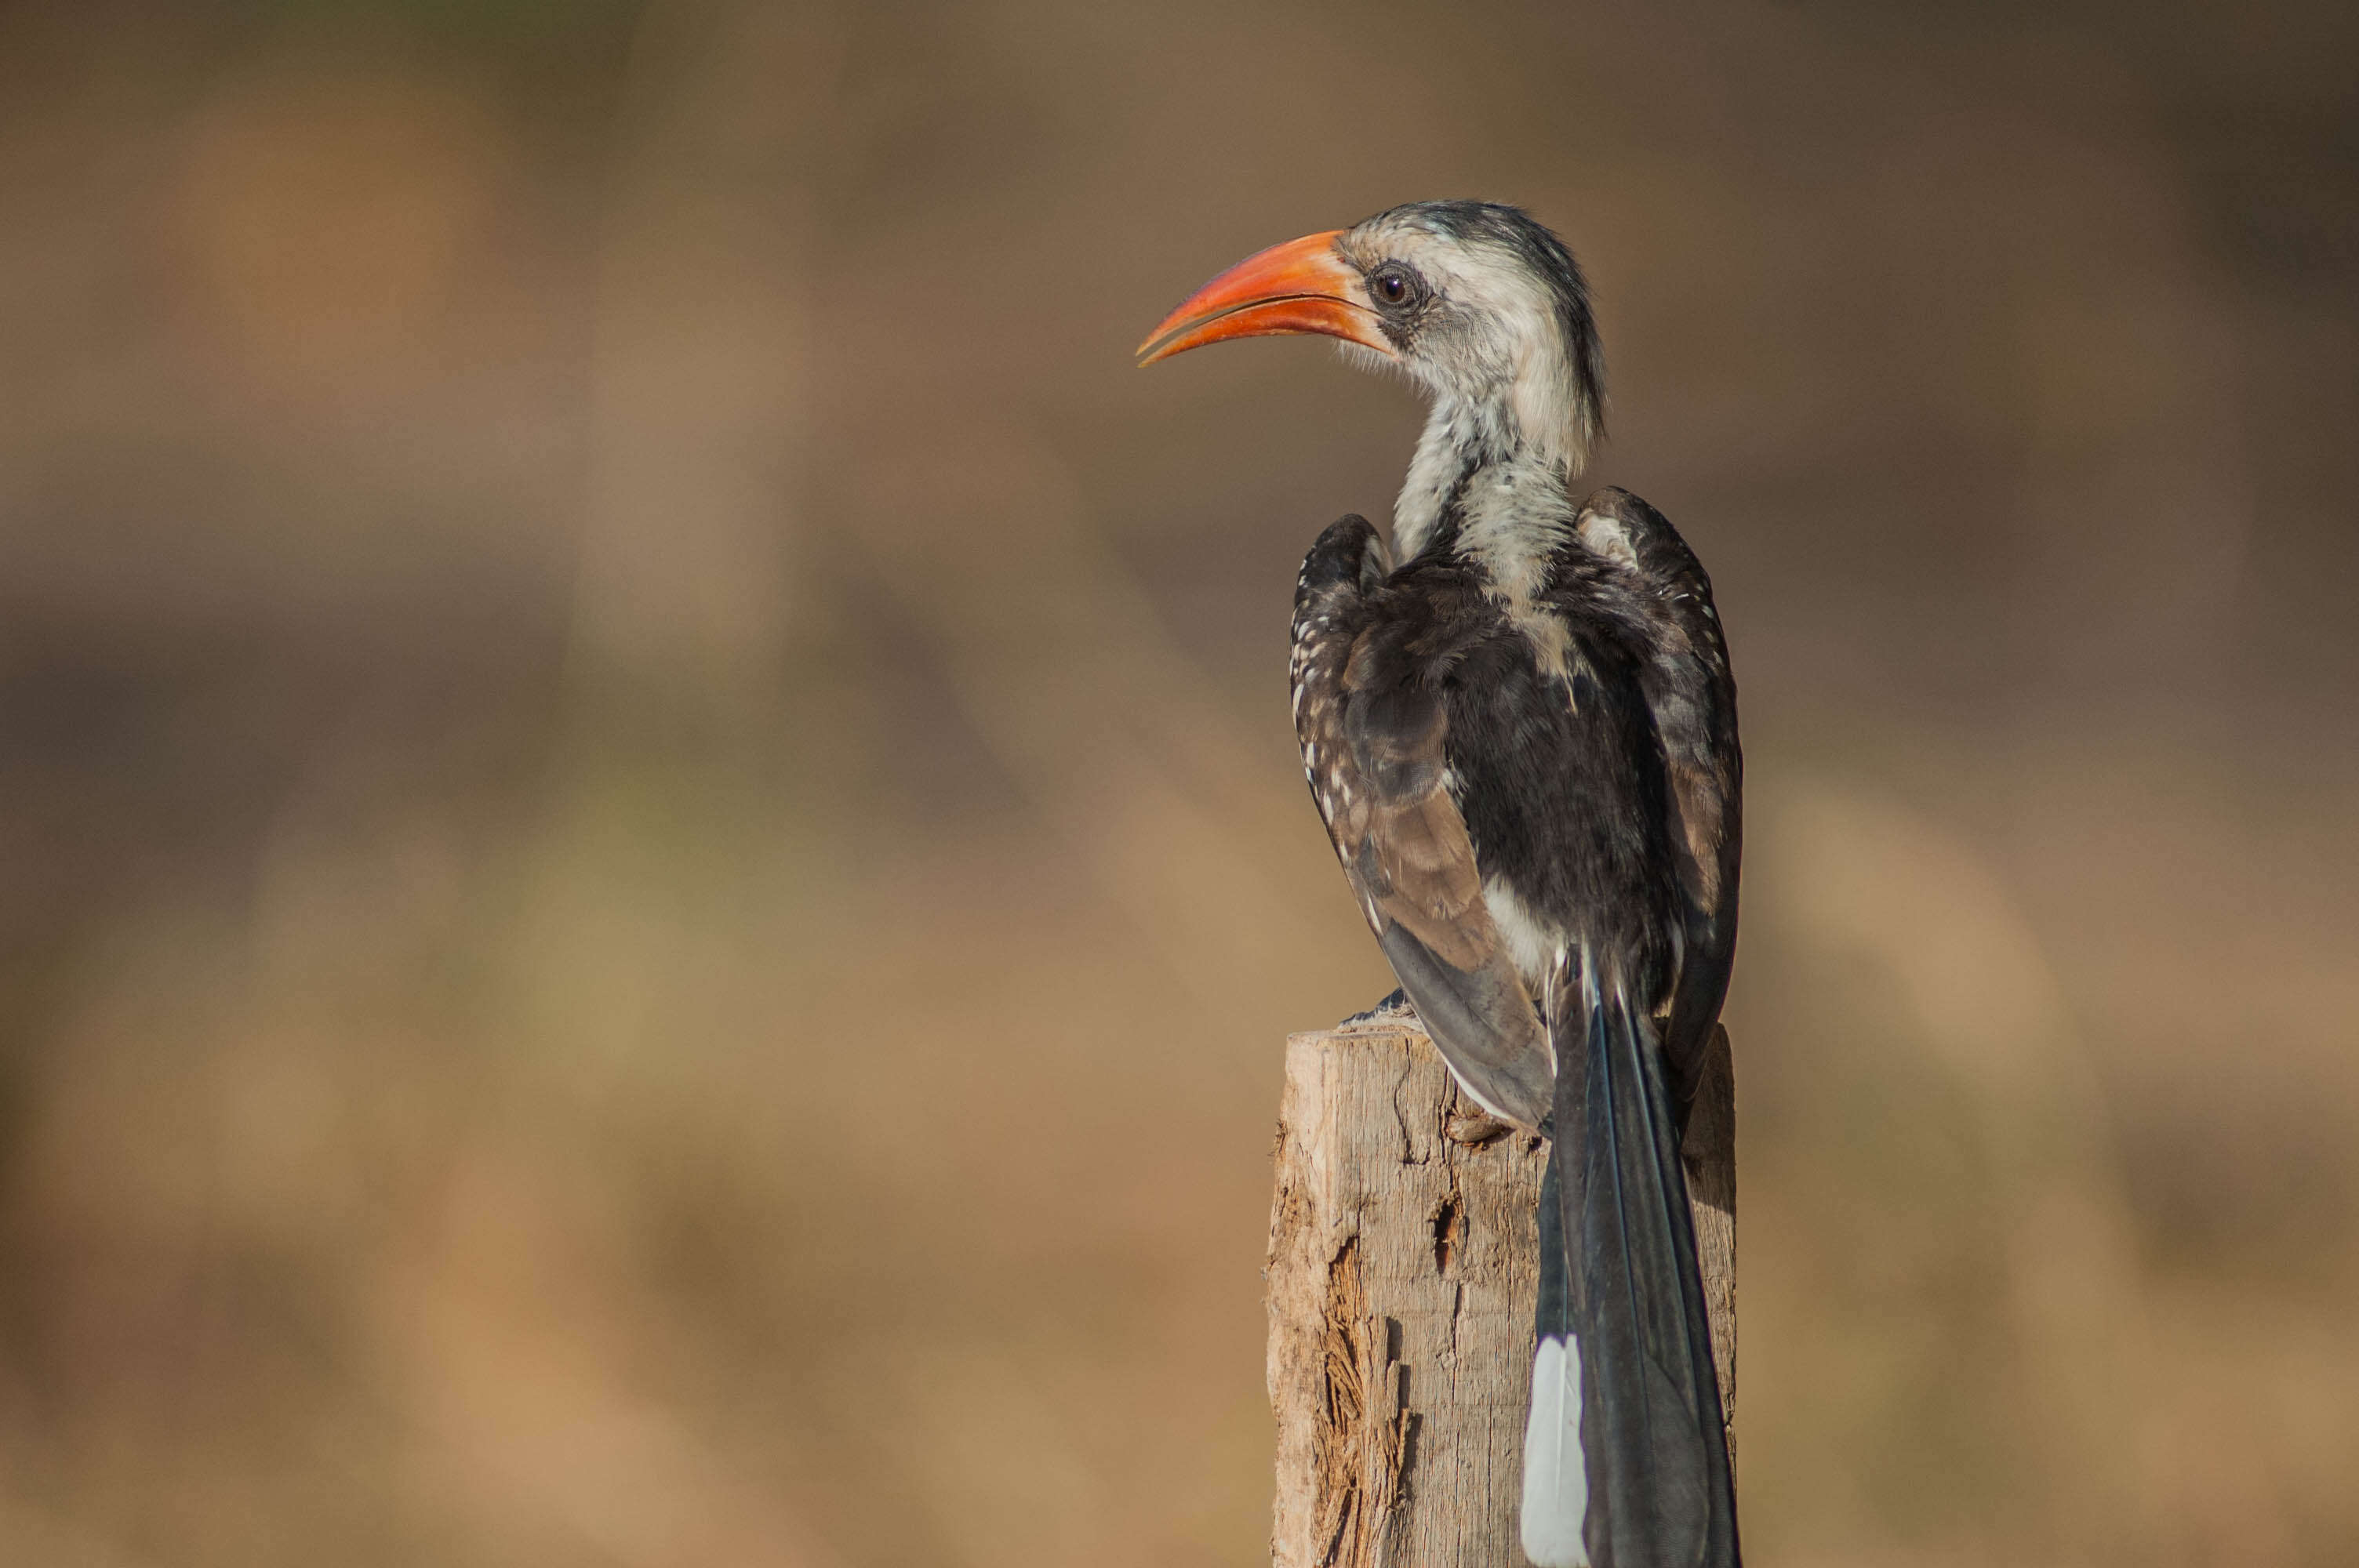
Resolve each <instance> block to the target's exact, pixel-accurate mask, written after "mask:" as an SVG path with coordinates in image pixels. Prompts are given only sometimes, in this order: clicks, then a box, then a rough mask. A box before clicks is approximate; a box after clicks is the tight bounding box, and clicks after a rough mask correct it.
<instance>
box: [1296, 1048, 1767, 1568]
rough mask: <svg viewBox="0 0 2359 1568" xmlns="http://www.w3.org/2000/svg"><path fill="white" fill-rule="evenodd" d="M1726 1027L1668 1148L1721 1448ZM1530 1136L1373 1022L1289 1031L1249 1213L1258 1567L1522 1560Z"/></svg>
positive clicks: (1728, 1377) (1729, 1200) (1730, 1252)
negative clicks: (1259, 1475)
mask: <svg viewBox="0 0 2359 1568" xmlns="http://www.w3.org/2000/svg"><path fill="white" fill-rule="evenodd" d="M1734 1130H1735V1100H1734V1081H1733V1079H1732V1077H1731V1076H1730V1071H1729V1056H1728V1036H1727V1033H1726V1031H1724V1030H1723V1031H1721V1032H1719V1033H1718V1034H1717V1035H1716V1036H1715V1038H1714V1040H1713V1046H1712V1066H1711V1068H1710V1069H1709V1070H1708V1076H1707V1078H1706V1082H1705V1084H1704V1087H1703V1088H1702V1090H1701V1092H1700V1094H1699V1096H1698V1100H1697V1105H1696V1108H1695V1111H1694V1114H1693V1116H1692V1118H1691V1119H1690V1126H1689V1129H1688V1138H1687V1147H1686V1149H1685V1151H1684V1153H1685V1158H1686V1163H1687V1172H1688V1191H1689V1195H1690V1200H1691V1202H1692V1204H1693V1208H1694V1214H1695V1227H1696V1244H1697V1248H1698V1251H1699V1254H1700V1256H1701V1260H1702V1264H1703V1283H1704V1300H1705V1303H1706V1304H1707V1306H1708V1307H1709V1309H1710V1312H1711V1315H1712V1358H1713V1360H1714V1362H1715V1363H1716V1364H1717V1366H1718V1368H1719V1372H1720V1388H1721V1401H1722V1417H1723V1420H1724V1421H1726V1422H1730V1429H1729V1431H1730V1438H1729V1451H1730V1455H1731V1457H1732V1459H1733V1458H1734V1454H1735V1433H1734V1411H1735V1399H1736V1375H1735V1374H1736V1259H1735V1242H1736V1223H1735V1209H1736V1162H1735V1139H1734ZM1546 1152H1547V1145H1546V1144H1545V1143H1544V1142H1542V1141H1540V1140H1539V1139H1538V1138H1536V1137H1533V1136H1531V1135H1529V1134H1527V1133H1522V1132H1518V1131H1516V1130H1513V1129H1503V1128H1501V1127H1500V1125H1499V1124H1498V1123H1497V1122H1495V1121H1493V1120H1491V1119H1489V1118H1488V1117H1485V1116H1484V1115H1483V1114H1482V1112H1481V1110H1480V1109H1479V1108H1477V1107H1476V1106H1475V1105H1474V1104H1473V1102H1472V1101H1470V1100H1467V1099H1465V1098H1463V1097H1462V1095H1461V1094H1460V1093H1459V1091H1458V1087H1457V1084H1456V1082H1455V1081H1454V1080H1453V1079H1452V1078H1451V1076H1450V1073H1449V1070H1448V1069H1447V1068H1446V1067H1444V1066H1443V1065H1442V1063H1441V1058H1440V1054H1438V1053H1436V1052H1435V1050H1434V1048H1433V1045H1432V1043H1431V1042H1430V1041H1429V1040H1427V1039H1426V1037H1425V1035H1424V1034H1423V1033H1421V1032H1419V1030H1417V1029H1415V1028H1413V1027H1406V1026H1403V1025H1401V1024H1398V1023H1393V1022H1383V1023H1378V1024H1374V1025H1370V1026H1365V1027H1353V1028H1349V1029H1333V1030H1322V1031H1319V1032H1317V1033H1308V1034H1297V1035H1295V1036H1293V1037H1292V1038H1291V1039H1289V1040H1288V1042H1287V1047H1286V1090H1285V1097H1284V1099H1283V1102H1282V1104H1281V1106H1280V1109H1279V1112H1278V1126H1277V1192H1276V1195H1275V1197H1274V1198H1273V1200H1272V1204H1271V1208H1270V1231H1269V1268H1268V1271H1267V1278H1268V1281H1269V1397H1270V1405H1271V1408H1272V1409H1273V1410H1274V1411H1275V1412H1276V1414H1277V1506H1276V1510H1275V1522H1274V1525H1273V1528H1272V1530H1271V1536H1270V1555H1271V1560H1272V1563H1273V1564H1274V1565H1275V1568H1521V1565H1522V1564H1523V1563H1524V1555H1523V1551H1522V1548H1521V1546H1520V1544H1519V1543H1518V1540H1517V1496H1518V1493H1519V1491H1520V1489H1521V1487H1522V1484H1523V1447H1524V1410H1525V1401H1526V1399H1527V1394H1528V1392H1529V1389H1528V1384H1529V1379H1530V1377H1531V1364H1532V1307H1533V1298H1534V1295H1535V1293H1536V1292H1537V1291H1538V1280H1539V1271H1538V1232H1537V1228H1536V1213H1537V1207H1538V1202H1539V1190H1540V1175H1541V1171H1542V1168H1543V1165H1544V1162H1545V1159H1546Z"/></svg>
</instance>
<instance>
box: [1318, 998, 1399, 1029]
mask: <svg viewBox="0 0 2359 1568" xmlns="http://www.w3.org/2000/svg"><path fill="white" fill-rule="evenodd" d="M1402 1024H1407V1025H1408V1026H1409V1027H1410V1028H1412V1029H1415V1028H1417V1027H1418V1022H1417V1009H1416V1008H1414V1007H1412V1006H1410V1005H1409V1000H1408V993H1407V992H1406V991H1403V990H1401V989H1398V988H1395V989H1394V990H1393V993H1392V994H1391V995H1390V996H1388V997H1386V998H1385V1000H1382V1001H1380V1002H1378V1003H1376V1005H1375V1006H1374V1007H1372V1008H1370V1009H1368V1011H1365V1012H1355V1013H1353V1015H1352V1016H1351V1017H1349V1018H1347V1019H1345V1020H1343V1022H1341V1023H1339V1024H1337V1025H1336V1026H1335V1027H1336V1028H1338V1029H1397V1028H1398V1027H1399V1026H1401V1025H1402Z"/></svg>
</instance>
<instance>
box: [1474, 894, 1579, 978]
mask: <svg viewBox="0 0 2359 1568" xmlns="http://www.w3.org/2000/svg"><path fill="white" fill-rule="evenodd" d="M1483 905H1484V908H1485V909H1488V910H1489V911H1490V912H1491V924H1492V925H1495V926H1497V927H1498V929H1499V937H1500V940H1501V941H1503V942H1505V943H1506V947H1507V958H1508V961H1509V962H1511V963H1513V964H1514V965H1515V966H1516V973H1517V974H1518V975H1520V976H1522V977H1523V981H1524V985H1525V986H1526V988H1527V989H1529V990H1530V991H1531V993H1532V994H1533V995H1534V996H1541V995H1545V994H1546V990H1547V982H1548V978H1549V975H1551V974H1552V973H1554V972H1555V969H1556V959H1557V955H1558V954H1559V953H1561V952H1562V951H1564V933H1562V932H1560V931H1559V930H1557V929H1556V928H1555V927H1554V926H1553V925H1550V924H1549V923H1548V922H1546V921H1544V920H1542V919H1541V918H1540V917H1539V916H1538V914H1534V913H1533V912H1532V909H1531V907H1530V906H1529V905H1528V904H1527V903H1524V901H1523V900H1522V899H1521V898H1519V897H1517V894H1516V890H1515V889H1514V888H1512V887H1510V886H1509V885H1508V884H1507V881H1506V878H1504V877H1493V878H1491V879H1490V880H1489V881H1485V882H1484V884H1483Z"/></svg>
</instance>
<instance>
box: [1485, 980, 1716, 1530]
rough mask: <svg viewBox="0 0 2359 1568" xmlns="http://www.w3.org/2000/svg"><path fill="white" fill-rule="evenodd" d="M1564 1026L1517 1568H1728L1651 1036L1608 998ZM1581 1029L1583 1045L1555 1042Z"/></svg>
mask: <svg viewBox="0 0 2359 1568" xmlns="http://www.w3.org/2000/svg"><path fill="white" fill-rule="evenodd" d="M1562 1011H1565V1012H1566V1013H1567V1014H1568V1016H1566V1017H1564V1019H1563V1021H1562V1022H1561V1024H1560V1035H1559V1039H1558V1044H1557V1061H1558V1067H1557V1084H1556V1112H1555V1140H1554V1141H1553V1142H1552V1143H1551V1144H1550V1146H1549V1164H1548V1178H1547V1182H1546V1184H1545V1185H1544V1187H1543V1188H1542V1195H1541V1198H1540V1220H1539V1231H1540V1293H1539V1325H1538V1326H1539V1342H1538V1349H1537V1351H1536V1352H1535V1354H1534V1356H1533V1358H1532V1405H1531V1416H1530V1420H1529V1422H1528V1424H1527V1427H1526V1429H1525V1433H1524V1507H1523V1537H1524V1553H1525V1555H1526V1556H1527V1557H1529V1558H1530V1559H1531V1560H1532V1562H1533V1563H1536V1564H1538V1568H1582V1565H1583V1564H1587V1565H1590V1568H1734V1565H1735V1564H1736V1562H1737V1551H1736V1491H1735V1487H1734V1482H1733V1481H1732V1479H1731V1476H1730V1473H1729V1465H1728V1444H1727V1439H1726V1435H1725V1433H1723V1431H1722V1429H1721V1422H1720V1387H1719V1379H1717V1377H1716V1376H1715V1375H1714V1373H1713V1371H1712V1332H1711V1328H1710V1325H1709V1323H1708V1321H1707V1319H1706V1318H1705V1316H1704V1304H1703V1284H1702V1281H1701V1276H1700V1275H1699V1273H1698V1271H1697V1267H1696V1243H1695V1227H1694V1224H1693V1221H1692V1219H1691V1218H1690V1215H1689V1212H1688V1195H1687V1177H1686V1174H1685V1173H1684V1172H1683V1171H1682V1169H1681V1168H1680V1131H1679V1119H1678V1117H1677V1116H1676V1115H1675V1114H1674V1112H1673V1109H1672V1106H1671V1097H1670V1094H1669V1089H1668V1087H1667V1086H1666V1084H1665V1081H1664V1077H1663V1067H1662V1061H1661V1056H1660V1052H1659V1050H1658V1046H1657V1044H1656V1042H1655V1034H1654V1028H1653V1025H1652V1024H1651V1023H1650V1022H1648V1021H1647V1020H1646V1019H1644V1018H1642V1017H1639V1016H1637V1015H1636V1014H1635V1013H1634V1012H1633V1011H1631V1009H1630V1008H1629V1006H1628V1005H1627V1004H1626V1003H1625V1002H1624V1001H1623V1000H1620V999H1619V998H1617V997H1608V998H1604V999H1603V1000H1595V999H1593V1000H1591V1002H1590V1005H1588V1006H1587V1007H1585V1008H1583V1007H1574V1008H1570V1009H1566V1010H1562ZM1584 1024H1585V1027H1586V1033H1587V1036H1588V1038H1587V1040H1586V1041H1585V1042H1582V1041H1580V1040H1578V1039H1576V1038H1569V1037H1567V1036H1570V1035H1571V1033H1572V1032H1573V1031H1574V1030H1578V1029H1582V1027H1583V1026H1584Z"/></svg>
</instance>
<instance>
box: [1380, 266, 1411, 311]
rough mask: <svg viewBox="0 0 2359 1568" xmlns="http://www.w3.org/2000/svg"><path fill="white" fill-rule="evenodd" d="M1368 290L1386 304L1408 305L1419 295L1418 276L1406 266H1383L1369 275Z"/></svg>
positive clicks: (1381, 302)
mask: <svg viewBox="0 0 2359 1568" xmlns="http://www.w3.org/2000/svg"><path fill="white" fill-rule="evenodd" d="M1368 292H1369V293H1371V294H1373V295H1375V297H1376V299H1377V302H1378V303H1380V304H1384V305H1406V304H1408V302H1409V301H1410V300H1412V299H1415V298H1416V297H1417V293H1418V283H1417V276H1416V275H1415V274H1414V273H1412V272H1410V271H1409V270H1408V268H1407V267H1405V266H1383V267H1378V268H1377V269H1376V270H1375V271H1374V272H1372V273H1370V274H1369V275H1368Z"/></svg>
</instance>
